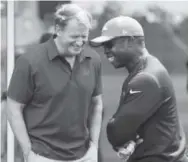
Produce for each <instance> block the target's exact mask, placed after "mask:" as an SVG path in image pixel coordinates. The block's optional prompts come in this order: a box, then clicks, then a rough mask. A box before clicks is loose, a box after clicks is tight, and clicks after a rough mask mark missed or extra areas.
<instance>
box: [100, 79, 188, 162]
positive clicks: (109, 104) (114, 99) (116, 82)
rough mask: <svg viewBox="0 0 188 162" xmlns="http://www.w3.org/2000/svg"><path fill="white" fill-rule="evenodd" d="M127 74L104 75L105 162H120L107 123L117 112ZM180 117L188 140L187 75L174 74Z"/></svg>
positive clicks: (102, 141) (102, 142)
mask: <svg viewBox="0 0 188 162" xmlns="http://www.w3.org/2000/svg"><path fill="white" fill-rule="evenodd" d="M124 78H125V76H122V75H113V76H112V75H107V76H103V88H104V90H103V92H104V93H103V94H104V96H103V99H104V108H105V117H104V121H103V125H102V134H101V136H102V137H101V147H102V155H103V162H115V161H116V162H119V161H120V160H119V159H118V158H117V157H116V154H115V152H114V151H113V150H112V148H111V146H110V144H109V143H108V141H107V138H106V124H107V121H108V120H109V118H110V117H111V116H112V114H113V113H114V112H115V110H116V108H117V105H118V102H119V96H120V91H121V85H122V83H123V81H124ZM172 80H173V84H174V88H175V92H176V96H177V102H178V111H179V116H180V119H181V121H182V123H183V126H184V129H185V132H186V135H187V141H188V94H187V93H186V89H185V85H186V76H183V75H173V76H172Z"/></svg>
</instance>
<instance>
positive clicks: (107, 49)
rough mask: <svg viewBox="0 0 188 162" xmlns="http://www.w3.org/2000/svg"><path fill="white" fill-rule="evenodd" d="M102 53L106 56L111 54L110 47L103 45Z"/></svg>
mask: <svg viewBox="0 0 188 162" xmlns="http://www.w3.org/2000/svg"><path fill="white" fill-rule="evenodd" d="M104 53H105V55H106V56H107V57H108V56H111V55H112V48H109V47H105V48H104Z"/></svg>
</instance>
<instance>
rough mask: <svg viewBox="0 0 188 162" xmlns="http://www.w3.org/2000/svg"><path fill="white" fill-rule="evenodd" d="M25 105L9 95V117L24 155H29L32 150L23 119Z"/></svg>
mask: <svg viewBox="0 0 188 162" xmlns="http://www.w3.org/2000/svg"><path fill="white" fill-rule="evenodd" d="M24 106H25V105H24V104H21V103H19V102H17V101H15V100H12V99H11V98H9V97H8V100H7V118H8V121H9V123H10V125H11V128H12V130H13V132H14V135H15V136H16V138H17V140H18V142H19V144H20V146H21V148H22V151H23V154H24V157H27V156H28V155H29V152H30V150H31V142H30V139H29V136H28V133H27V129H26V126H25V122H24V119H23V109H24Z"/></svg>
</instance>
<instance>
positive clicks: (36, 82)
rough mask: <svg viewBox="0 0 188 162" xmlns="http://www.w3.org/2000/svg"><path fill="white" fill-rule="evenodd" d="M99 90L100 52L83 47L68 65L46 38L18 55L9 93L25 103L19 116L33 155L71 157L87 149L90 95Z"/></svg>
mask: <svg viewBox="0 0 188 162" xmlns="http://www.w3.org/2000/svg"><path fill="white" fill-rule="evenodd" d="M101 89H102V88H101V62H100V57H99V55H98V54H96V53H95V52H94V51H93V50H92V49H90V48H89V47H86V48H85V50H84V51H83V52H82V54H81V55H80V56H78V57H77V58H76V62H75V66H74V68H73V69H71V68H70V65H69V64H68V63H67V62H66V61H65V59H63V58H61V57H60V55H59V54H58V51H57V48H56V45H55V42H54V40H53V39H52V38H51V39H50V40H49V41H47V42H46V43H43V44H40V45H35V46H34V47H31V48H29V49H28V52H27V54H24V55H22V56H20V57H19V58H18V59H17V61H16V64H15V69H14V72H13V75H12V78H11V82H10V86H9V90H8V96H9V97H10V98H12V99H14V100H16V101H18V102H20V103H24V104H25V108H24V112H23V115H24V120H25V124H26V127H27V130H28V134H29V137H30V139H31V142H32V150H33V151H34V152H35V153H37V154H40V155H42V156H44V157H47V158H50V159H56V160H75V159H79V158H81V157H82V156H84V154H85V153H86V151H87V149H88V147H89V139H90V134H89V130H88V128H87V124H88V123H87V121H88V115H89V112H90V104H91V99H92V97H94V96H97V95H100V94H101Z"/></svg>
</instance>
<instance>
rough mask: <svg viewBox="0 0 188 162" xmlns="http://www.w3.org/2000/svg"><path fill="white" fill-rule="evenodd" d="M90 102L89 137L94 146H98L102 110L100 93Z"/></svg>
mask: <svg viewBox="0 0 188 162" xmlns="http://www.w3.org/2000/svg"><path fill="white" fill-rule="evenodd" d="M91 104H92V109H93V112H92V116H91V124H90V137H91V140H92V141H93V142H94V143H95V144H96V146H98V141H99V135H100V130H101V123H102V112H103V104H102V95H98V96H95V97H93V98H92V103H91Z"/></svg>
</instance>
